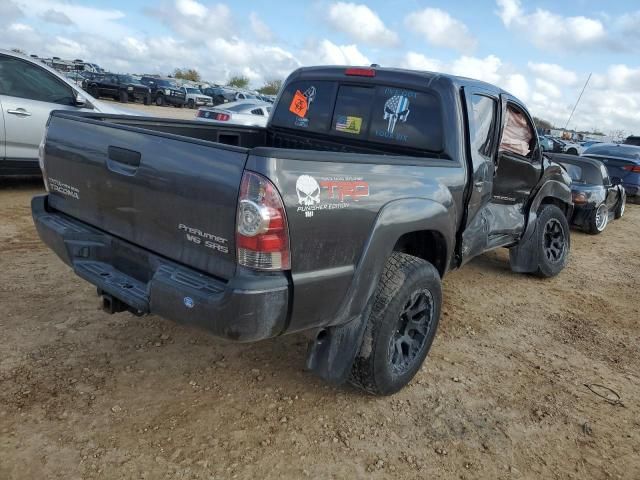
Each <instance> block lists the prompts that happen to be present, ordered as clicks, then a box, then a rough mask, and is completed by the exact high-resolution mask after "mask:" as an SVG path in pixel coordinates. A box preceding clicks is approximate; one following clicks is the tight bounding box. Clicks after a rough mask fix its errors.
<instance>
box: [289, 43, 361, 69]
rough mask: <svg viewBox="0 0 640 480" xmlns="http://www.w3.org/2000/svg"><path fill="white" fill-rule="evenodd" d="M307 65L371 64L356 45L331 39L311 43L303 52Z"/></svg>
mask: <svg viewBox="0 0 640 480" xmlns="http://www.w3.org/2000/svg"><path fill="white" fill-rule="evenodd" d="M302 58H304V59H305V61H303V63H304V64H307V65H313V64H316V65H370V64H371V62H370V61H369V59H368V58H367V57H366V56H365V55H364V54H363V53H362V52H361V51H360V50H359V49H358V47H357V46H356V45H336V44H335V43H333V42H331V41H329V40H326V39H325V40H322V41H321V42H319V43H317V44H314V45H311V47H308V48H307V49H305V51H304V52H303V57H302Z"/></svg>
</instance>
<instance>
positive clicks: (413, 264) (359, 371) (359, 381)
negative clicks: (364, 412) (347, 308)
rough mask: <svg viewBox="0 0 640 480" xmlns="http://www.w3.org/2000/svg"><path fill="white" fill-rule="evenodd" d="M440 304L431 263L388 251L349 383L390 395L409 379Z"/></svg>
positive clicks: (433, 327)
mask: <svg viewBox="0 0 640 480" xmlns="http://www.w3.org/2000/svg"><path fill="white" fill-rule="evenodd" d="M441 305H442V287H441V283H440V275H439V273H438V271H437V270H436V269H435V267H434V266H433V265H431V264H430V263H429V262H427V261H425V260H422V259H421V258H417V257H414V256H411V255H406V254H404V253H399V252H394V253H393V254H392V255H391V257H389V259H388V260H387V263H386V265H385V269H384V272H383V274H382V277H381V279H380V283H379V284H378V288H377V289H376V296H375V300H374V304H373V308H372V311H371V314H370V316H369V319H368V323H367V327H366V331H365V334H364V339H363V341H362V345H361V346H360V350H359V352H358V355H357V357H356V359H355V361H354V364H353V367H352V370H351V378H350V381H351V383H352V384H354V385H356V386H358V387H360V388H362V389H364V390H366V391H367V392H369V393H372V394H375V395H391V394H393V393H395V392H397V391H398V390H400V389H401V388H402V387H404V386H405V385H406V384H407V383H409V381H411V379H412V378H413V377H414V375H415V374H416V373H417V372H418V370H419V369H420V366H421V365H422V363H423V361H424V359H425V357H426V356H427V353H428V352H429V349H430V348H431V344H432V343H433V339H434V337H435V334H436V330H437V328H438V321H439V319H440V309H441Z"/></svg>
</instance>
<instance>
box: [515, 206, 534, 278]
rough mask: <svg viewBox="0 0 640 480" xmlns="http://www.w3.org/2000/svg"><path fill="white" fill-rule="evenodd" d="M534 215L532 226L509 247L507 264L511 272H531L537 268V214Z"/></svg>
mask: <svg viewBox="0 0 640 480" xmlns="http://www.w3.org/2000/svg"><path fill="white" fill-rule="evenodd" d="M535 217H536V218H533V219H532V228H528V229H527V230H526V231H525V234H524V235H523V238H522V239H521V240H520V241H519V242H518V244H517V245H516V246H514V247H511V248H510V249H509V265H510V266H511V271H513V272H517V273H531V272H535V271H537V270H538V255H539V254H540V248H538V245H536V240H537V239H538V235H537V232H536V229H537V226H538V222H537V215H536V216H535Z"/></svg>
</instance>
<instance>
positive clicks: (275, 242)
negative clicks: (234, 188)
mask: <svg viewBox="0 0 640 480" xmlns="http://www.w3.org/2000/svg"><path fill="white" fill-rule="evenodd" d="M236 248H237V251H238V263H239V264H240V265H243V266H245V267H250V268H255V269H257V270H288V269H289V268H291V252H290V250H289V227H288V225H287V216H286V213H285V210H284V203H283V202H282V198H281V197H280V194H279V193H278V190H276V187H275V186H274V185H273V183H271V182H270V181H269V180H268V179H266V178H264V177H263V176H262V175H258V174H257V173H253V172H249V171H246V172H245V173H244V175H243V176H242V184H241V185H240V197H239V199H238V218H237V227H236Z"/></svg>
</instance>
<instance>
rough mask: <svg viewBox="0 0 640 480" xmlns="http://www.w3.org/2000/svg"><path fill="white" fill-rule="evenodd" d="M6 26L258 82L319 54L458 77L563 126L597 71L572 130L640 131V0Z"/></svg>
mask: <svg viewBox="0 0 640 480" xmlns="http://www.w3.org/2000/svg"><path fill="white" fill-rule="evenodd" d="M0 32H2V34H1V35H0V48H20V49H21V50H24V51H26V52H27V53H29V54H36V55H39V56H58V57H61V58H69V59H75V58H81V59H83V60H86V61H91V62H94V63H98V64H99V65H101V66H102V67H103V68H105V69H107V70H111V71H117V72H126V73H162V74H169V73H171V72H172V71H173V70H174V69H175V68H195V69H196V70H198V71H199V72H200V73H201V75H202V77H203V78H205V79H207V80H209V81H212V82H216V83H225V82H226V81H227V80H228V79H229V78H230V77H231V76H233V75H244V76H247V77H248V78H249V79H250V81H251V85H252V87H256V88H257V87H260V86H261V85H262V84H263V83H264V82H265V81H267V80H270V79H283V78H285V77H286V76H287V75H288V74H289V73H290V72H291V71H293V70H294V69H296V68H298V67H300V66H306V65H319V64H332V65H369V64H371V63H378V64H380V65H382V66H389V67H401V68H410V69H415V70H429V71H438V72H445V73H452V74H456V75H462V76H467V77H472V78H476V79H480V80H484V81H487V82H490V83H493V84H496V85H499V86H500V87H502V88H504V89H506V90H507V91H509V92H510V93H512V94H514V95H516V96H517V97H519V98H520V99H521V100H522V101H524V102H525V103H526V104H527V106H528V107H529V109H530V110H531V112H532V113H533V114H534V115H535V116H537V117H540V118H543V119H546V120H549V121H551V122H552V123H553V124H555V125H556V126H560V127H564V125H565V124H566V122H567V120H568V118H569V115H570V113H571V109H572V108H573V105H574V104H575V102H576V100H577V98H578V96H579V94H580V91H581V89H582V87H583V85H584V83H585V81H586V80H587V78H588V76H589V74H592V76H591V80H590V82H589V85H588V86H587V88H586V90H585V93H584V96H583V97H582V100H581V102H580V104H579V105H578V107H577V109H576V112H575V114H574V116H573V118H572V120H571V123H570V124H569V128H570V129H572V128H574V129H579V130H594V129H597V130H599V131H602V132H604V133H606V134H610V133H611V132H620V131H624V133H626V134H630V133H636V134H640V55H639V54H640V2H637V0H626V1H622V0H608V1H607V2H602V1H601V0H572V1H571V2H558V1H557V0H540V1H526V2H525V1H521V0H477V1H472V0H463V1H456V2H452V1H450V0H449V1H441V0H432V1H417V0H402V1H400V0H381V1H367V2H349V1H344V2H336V1H325V0H310V1H304V0H278V1H272V2H264V1H251V0H236V1H235V2H224V1H215V0H152V1H149V0H110V1H108V2H105V1H97V0H85V1H80V0H0Z"/></svg>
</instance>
